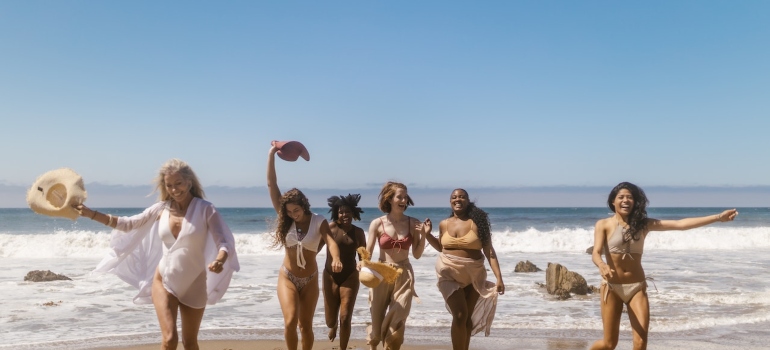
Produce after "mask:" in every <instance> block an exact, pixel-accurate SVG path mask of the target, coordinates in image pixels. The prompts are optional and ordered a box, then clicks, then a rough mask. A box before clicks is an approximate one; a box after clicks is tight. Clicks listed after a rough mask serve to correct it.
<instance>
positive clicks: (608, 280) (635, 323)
mask: <svg viewBox="0 0 770 350" xmlns="http://www.w3.org/2000/svg"><path fill="white" fill-rule="evenodd" d="M647 204H648V201H647V196H646V195H645V194H644V191H642V189H641V188H639V187H637V186H636V185H634V184H632V183H629V182H622V183H620V184H618V185H617V186H615V188H613V189H612V191H611V192H610V195H609V197H608V198H607V206H609V208H610V210H612V211H613V213H614V215H613V216H612V217H609V218H606V219H601V220H599V221H597V222H596V228H595V230H594V249H593V255H592V258H593V262H594V264H595V265H596V266H597V267H598V268H599V273H600V274H601V276H602V278H603V279H604V282H602V288H601V295H602V298H601V311H602V323H603V324H604V338H603V339H601V340H598V341H596V342H595V343H594V344H593V346H591V349H593V350H599V349H615V347H616V346H617V345H618V333H619V331H620V315H621V313H622V311H623V304H625V305H626V308H627V309H628V318H629V320H630V321H631V328H632V330H633V334H634V349H635V350H644V349H647V331H648V329H649V326H650V304H649V300H648V299H647V284H646V283H645V281H646V278H645V275H644V269H642V253H643V250H644V239H645V238H646V237H647V234H648V233H649V232H650V231H669V230H689V229H692V228H696V227H701V226H705V225H708V224H713V223H715V222H724V221H732V220H733V219H735V217H736V216H737V215H738V211H737V210H735V209H729V210H725V211H723V212H721V213H719V214H714V215H709V216H703V217H698V218H686V219H681V220H656V219H652V218H648V217H647ZM602 254H604V256H605V259H606V261H607V262H606V263H605V262H604V261H603V260H602Z"/></svg>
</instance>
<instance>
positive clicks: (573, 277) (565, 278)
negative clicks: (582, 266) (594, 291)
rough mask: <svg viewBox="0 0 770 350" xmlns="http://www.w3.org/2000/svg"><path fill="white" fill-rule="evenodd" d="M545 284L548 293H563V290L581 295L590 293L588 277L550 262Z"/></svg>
mask: <svg viewBox="0 0 770 350" xmlns="http://www.w3.org/2000/svg"><path fill="white" fill-rule="evenodd" d="M545 286H546V289H547V290H548V294H555V295H558V294H563V291H567V292H569V293H575V294H579V295H586V294H588V291H589V288H588V283H586V279H585V278H583V276H581V275H580V274H578V273H576V272H572V271H569V270H567V268H566V267H564V266H562V265H559V264H554V263H548V269H546V271H545Z"/></svg>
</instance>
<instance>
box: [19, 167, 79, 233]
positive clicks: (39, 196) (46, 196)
mask: <svg viewBox="0 0 770 350" xmlns="http://www.w3.org/2000/svg"><path fill="white" fill-rule="evenodd" d="M86 197H88V195H87V193H86V189H85V186H83V178H82V177H80V175H78V174H77V173H76V172H74V171H73V170H72V169H68V168H61V169H56V170H51V171H49V172H47V173H45V174H43V175H40V177H38V178H37V180H35V183H34V184H32V187H30V189H29V191H27V204H29V208H30V209H32V211H34V212H36V213H38V214H43V215H48V216H57V217H63V218H69V219H72V220H76V219H77V218H78V217H80V212H78V210H77V209H75V208H73V207H72V205H73V204H83V202H85V200H86Z"/></svg>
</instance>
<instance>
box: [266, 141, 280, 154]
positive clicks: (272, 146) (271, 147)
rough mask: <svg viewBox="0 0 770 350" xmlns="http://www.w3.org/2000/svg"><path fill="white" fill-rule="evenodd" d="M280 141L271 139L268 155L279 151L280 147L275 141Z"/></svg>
mask: <svg viewBox="0 0 770 350" xmlns="http://www.w3.org/2000/svg"><path fill="white" fill-rule="evenodd" d="M276 142H278V141H271V142H270V151H268V152H267V154H268V155H271V156H272V155H274V154H275V153H276V152H278V147H276V146H275V143H276Z"/></svg>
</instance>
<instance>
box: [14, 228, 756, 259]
mask: <svg viewBox="0 0 770 350" xmlns="http://www.w3.org/2000/svg"><path fill="white" fill-rule="evenodd" d="M434 234H435V232H434ZM234 236H235V240H236V242H235V243H236V248H237V250H238V254H239V255H282V254H283V250H282V249H274V248H272V247H271V239H272V234H271V233H267V232H263V233H236V234H235V235H234ZM593 240H594V233H593V229H585V228H563V229H554V230H550V231H540V230H537V229H534V228H529V229H526V230H523V231H502V232H493V233H492V242H493V244H494V247H495V250H496V251H497V252H498V253H509V252H533V253H544V252H580V251H585V250H586V248H588V247H590V246H593ZM109 242H110V234H109V233H106V232H95V231H86V230H82V231H78V230H75V231H66V230H59V231H55V232H54V233H39V234H0V257H5V258H9V257H16V258H61V257H74V258H99V257H102V256H104V254H106V252H107V251H108V250H109ZM645 248H646V249H654V250H742V249H757V248H760V249H761V248H770V227H752V228H745V227H738V228H736V227H713V226H711V227H704V228H698V229H693V230H689V231H667V232H652V233H650V235H649V236H648V237H647V239H646V241H645ZM430 249H431V248H427V250H428V251H429V250H430ZM322 254H323V252H322Z"/></svg>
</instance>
